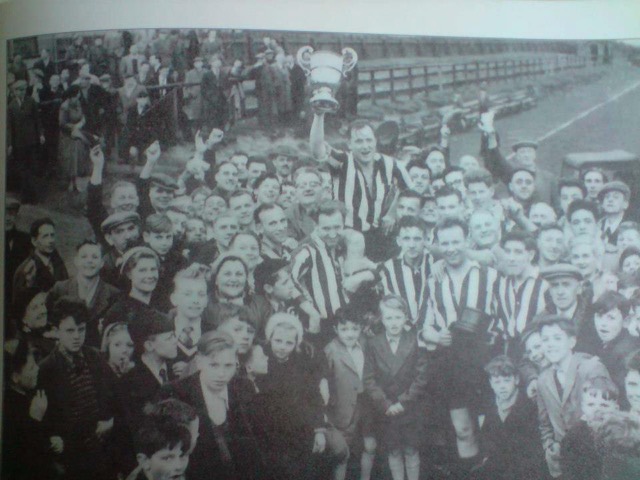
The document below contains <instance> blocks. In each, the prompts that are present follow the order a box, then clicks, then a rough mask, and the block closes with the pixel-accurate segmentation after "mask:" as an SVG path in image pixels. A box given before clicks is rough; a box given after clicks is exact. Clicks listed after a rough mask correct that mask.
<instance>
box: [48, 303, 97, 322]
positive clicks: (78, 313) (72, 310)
mask: <svg viewBox="0 0 640 480" xmlns="http://www.w3.org/2000/svg"><path fill="white" fill-rule="evenodd" d="M69 317H71V318H73V320H74V322H75V323H76V325H82V324H83V323H84V324H87V323H89V309H88V308H87V306H86V304H85V303H84V302H83V301H81V300H78V299H77V298H74V297H70V296H64V297H60V298H59V299H58V301H56V303H55V304H54V305H53V309H52V311H51V313H50V315H49V323H50V324H51V325H52V326H54V327H56V328H57V327H59V326H60V323H61V322H62V321H63V320H64V319H65V318H69Z"/></svg>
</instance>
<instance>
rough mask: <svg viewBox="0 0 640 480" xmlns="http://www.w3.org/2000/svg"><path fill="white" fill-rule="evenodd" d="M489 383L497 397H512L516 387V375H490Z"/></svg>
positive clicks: (507, 398)
mask: <svg viewBox="0 0 640 480" xmlns="http://www.w3.org/2000/svg"><path fill="white" fill-rule="evenodd" d="M489 383H490V384H491V389H492V390H493V393H494V394H495V396H496V398H497V399H499V400H509V399H510V398H513V395H514V394H515V393H516V389H517V388H518V377H516V376H514V375H509V376H506V377H503V376H494V375H492V376H491V377H489Z"/></svg>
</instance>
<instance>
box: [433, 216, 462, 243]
mask: <svg viewBox="0 0 640 480" xmlns="http://www.w3.org/2000/svg"><path fill="white" fill-rule="evenodd" d="M455 227H459V228H461V229H462V232H463V233H464V236H465V238H466V236H467V235H469V227H468V226H467V223H466V222H465V221H463V220H461V219H459V218H455V217H445V218H443V219H442V220H440V221H439V222H438V223H437V224H436V228H435V229H434V232H433V236H434V238H436V239H438V234H439V233H440V232H441V231H442V230H448V229H450V228H455Z"/></svg>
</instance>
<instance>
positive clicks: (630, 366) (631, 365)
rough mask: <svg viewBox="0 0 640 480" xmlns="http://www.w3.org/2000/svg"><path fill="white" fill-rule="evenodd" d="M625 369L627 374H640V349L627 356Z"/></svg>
mask: <svg viewBox="0 0 640 480" xmlns="http://www.w3.org/2000/svg"><path fill="white" fill-rule="evenodd" d="M624 367H625V370H626V371H627V372H629V371H631V370H634V371H636V372H640V349H638V350H635V351H633V352H631V353H630V354H629V355H627V358H626V359H625V362H624Z"/></svg>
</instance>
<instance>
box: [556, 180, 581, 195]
mask: <svg viewBox="0 0 640 480" xmlns="http://www.w3.org/2000/svg"><path fill="white" fill-rule="evenodd" d="M567 187H569V188H579V189H580V191H581V192H582V198H584V197H586V196H587V188H586V187H585V186H584V184H583V183H582V182H580V180H577V179H575V178H561V179H560V182H559V183H558V194H559V193H560V192H562V189H563V188H567Z"/></svg>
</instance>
